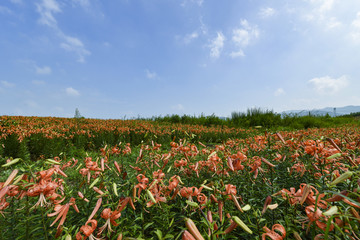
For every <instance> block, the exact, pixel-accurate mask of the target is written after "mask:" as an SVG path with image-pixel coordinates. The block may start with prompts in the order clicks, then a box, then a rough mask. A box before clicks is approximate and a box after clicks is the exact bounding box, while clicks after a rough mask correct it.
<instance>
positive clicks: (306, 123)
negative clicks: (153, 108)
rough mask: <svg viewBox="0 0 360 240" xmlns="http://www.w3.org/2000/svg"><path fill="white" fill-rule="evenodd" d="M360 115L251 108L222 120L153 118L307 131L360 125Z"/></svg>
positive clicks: (181, 121)
mask: <svg viewBox="0 0 360 240" xmlns="http://www.w3.org/2000/svg"><path fill="white" fill-rule="evenodd" d="M359 115H360V113H352V114H349V115H345V116H338V117H331V116H329V115H325V116H316V115H308V116H299V115H297V114H288V115H281V114H279V113H276V112H274V111H273V110H263V109H261V108H250V109H247V111H246V112H236V111H234V112H232V113H231V117H230V118H220V117H217V116H215V115H214V114H212V115H210V116H204V115H203V114H201V115H200V116H198V117H197V116H189V115H183V116H179V115H171V116H170V115H167V116H165V117H161V116H160V117H153V118H152V120H153V121H156V122H168V123H181V124H196V125H203V126H228V127H240V128H249V127H256V126H261V127H264V128H284V127H285V128H288V129H307V128H321V127H335V126H338V125H345V124H359V120H358V118H357V116H359Z"/></svg>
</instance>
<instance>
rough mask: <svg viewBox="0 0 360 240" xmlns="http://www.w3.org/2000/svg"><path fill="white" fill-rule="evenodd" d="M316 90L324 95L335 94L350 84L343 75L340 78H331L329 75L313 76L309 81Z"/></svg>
mask: <svg viewBox="0 0 360 240" xmlns="http://www.w3.org/2000/svg"><path fill="white" fill-rule="evenodd" d="M308 83H309V84H311V85H312V86H313V88H314V90H315V91H316V92H317V93H319V94H322V95H333V94H336V93H338V92H339V91H340V90H342V89H344V88H345V87H347V86H348V84H349V80H348V78H347V77H346V76H345V75H343V76H341V77H339V78H331V77H329V76H325V77H319V78H313V79H310V80H309V81H308Z"/></svg>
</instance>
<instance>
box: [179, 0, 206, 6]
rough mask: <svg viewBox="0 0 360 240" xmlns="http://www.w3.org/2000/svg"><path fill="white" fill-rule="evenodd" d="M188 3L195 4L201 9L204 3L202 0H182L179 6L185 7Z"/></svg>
mask: <svg viewBox="0 0 360 240" xmlns="http://www.w3.org/2000/svg"><path fill="white" fill-rule="evenodd" d="M188 3H195V4H197V5H199V6H200V7H201V6H202V4H203V3H204V0H183V1H182V3H181V6H182V7H185V6H186V5H187V4H188Z"/></svg>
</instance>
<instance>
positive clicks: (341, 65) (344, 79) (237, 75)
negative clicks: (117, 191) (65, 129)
mask: <svg viewBox="0 0 360 240" xmlns="http://www.w3.org/2000/svg"><path fill="white" fill-rule="evenodd" d="M0 52H1V54H0V115H26V116H58V117H72V116H74V112H75V109H76V108H78V109H79V111H80V113H81V114H82V115H83V116H85V117H89V118H131V117H138V116H141V117H151V116H160V115H162V116H164V115H167V114H180V115H183V114H189V115H200V114H202V113H203V114H205V115H211V114H215V115H217V116H230V114H231V112H232V111H246V109H247V108H251V107H260V108H263V109H272V110H274V111H276V112H281V111H284V110H291V109H314V108H322V107H341V106H346V105H360V94H359V90H360V1H358V0H347V1H340V0H297V1H294V0H276V1H275V0H273V1H270V0H256V1H255V0H242V1H240V0H226V1H217V0H216V1H215V0H106V1H100V0H2V1H0Z"/></svg>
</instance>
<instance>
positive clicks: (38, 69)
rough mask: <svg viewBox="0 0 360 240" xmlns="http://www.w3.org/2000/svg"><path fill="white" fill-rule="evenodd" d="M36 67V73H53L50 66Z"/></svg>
mask: <svg viewBox="0 0 360 240" xmlns="http://www.w3.org/2000/svg"><path fill="white" fill-rule="evenodd" d="M35 69H36V73H37V74H40V75H47V74H51V72H52V71H51V68H50V67H48V66H44V67H38V66H35Z"/></svg>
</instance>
